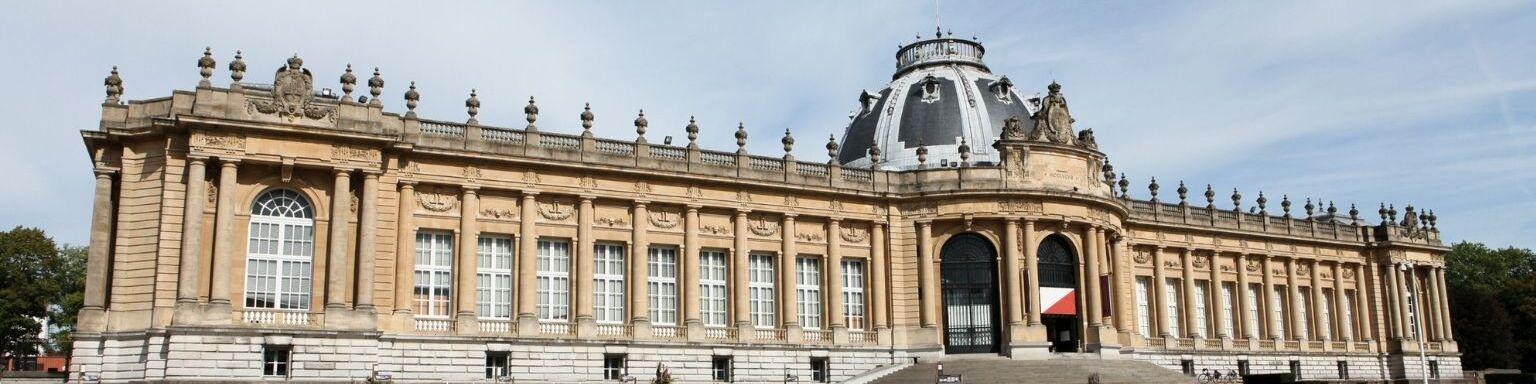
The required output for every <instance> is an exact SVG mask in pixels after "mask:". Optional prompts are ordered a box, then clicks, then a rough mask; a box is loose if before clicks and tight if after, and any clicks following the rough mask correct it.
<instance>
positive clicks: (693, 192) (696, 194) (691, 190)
mask: <svg viewBox="0 0 1536 384" xmlns="http://www.w3.org/2000/svg"><path fill="white" fill-rule="evenodd" d="M688 197H689V198H692V199H700V198H703V197H704V191H701V190H699V187H697V186H692V185H690V186H688Z"/></svg>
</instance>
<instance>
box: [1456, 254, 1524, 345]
mask: <svg viewBox="0 0 1536 384" xmlns="http://www.w3.org/2000/svg"><path fill="white" fill-rule="evenodd" d="M1445 264H1446V268H1445V270H1446V273H1445V275H1446V285H1447V288H1448V290H1449V293H1448V294H1449V296H1450V297H1449V299H1450V301H1451V317H1452V322H1451V329H1452V330H1453V332H1454V336H1455V338H1456V340H1457V341H1458V343H1459V347H1460V349H1461V351H1462V353H1463V354H1464V355H1463V361H1462V365H1463V366H1464V367H1465V368H1467V369H1483V368H1520V369H1522V370H1525V371H1536V252H1531V250H1529V249H1521V248H1514V247H1507V248H1503V249H1492V248H1488V246H1485V245H1483V244H1478V243H1466V242H1463V243H1457V244H1455V245H1453V246H1452V247H1451V252H1450V253H1447V254H1446V255H1445Z"/></svg>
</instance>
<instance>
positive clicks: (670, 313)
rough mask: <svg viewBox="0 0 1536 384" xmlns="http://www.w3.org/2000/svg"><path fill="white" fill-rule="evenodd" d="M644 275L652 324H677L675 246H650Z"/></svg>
mask: <svg viewBox="0 0 1536 384" xmlns="http://www.w3.org/2000/svg"><path fill="white" fill-rule="evenodd" d="M650 255H651V257H650V262H649V263H648V264H649V267H650V268H648V270H649V272H648V273H647V275H646V281H645V282H646V288H647V289H646V297H647V298H648V299H650V303H651V305H650V318H651V323H652V324H657V325H677V248H675V247H651V252H650Z"/></svg>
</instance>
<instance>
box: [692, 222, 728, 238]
mask: <svg viewBox="0 0 1536 384" xmlns="http://www.w3.org/2000/svg"><path fill="white" fill-rule="evenodd" d="M699 232H703V233H708V234H711V235H725V236H729V235H730V234H731V230H730V229H729V228H726V227H725V226H723V225H701V226H699Z"/></svg>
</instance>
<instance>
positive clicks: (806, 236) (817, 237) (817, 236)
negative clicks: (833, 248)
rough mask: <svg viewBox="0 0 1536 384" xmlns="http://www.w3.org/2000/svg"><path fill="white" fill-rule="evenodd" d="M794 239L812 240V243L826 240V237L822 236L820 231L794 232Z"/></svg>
mask: <svg viewBox="0 0 1536 384" xmlns="http://www.w3.org/2000/svg"><path fill="white" fill-rule="evenodd" d="M795 239H796V240H800V241H807V242H812V243H819V242H822V241H826V240H827V239H826V237H823V236H822V235H821V233H818V232H809V233H805V232H802V233H796V234H795Z"/></svg>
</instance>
